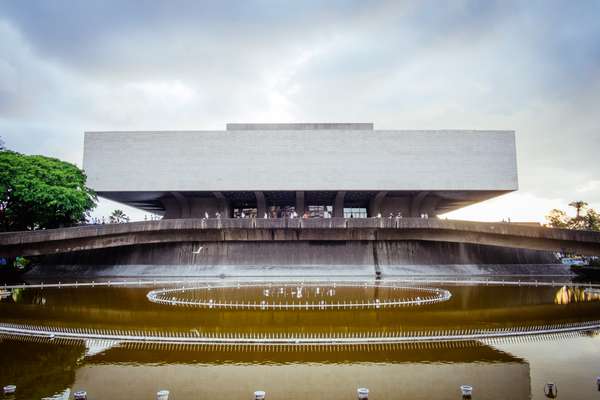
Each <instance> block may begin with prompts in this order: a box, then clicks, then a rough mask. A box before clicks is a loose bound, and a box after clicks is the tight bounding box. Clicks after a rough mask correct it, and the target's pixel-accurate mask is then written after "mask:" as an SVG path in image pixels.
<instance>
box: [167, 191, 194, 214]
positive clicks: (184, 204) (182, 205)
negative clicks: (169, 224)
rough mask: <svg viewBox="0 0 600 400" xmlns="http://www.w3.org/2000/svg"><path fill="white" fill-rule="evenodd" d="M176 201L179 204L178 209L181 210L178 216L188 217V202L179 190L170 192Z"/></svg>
mask: <svg viewBox="0 0 600 400" xmlns="http://www.w3.org/2000/svg"><path fill="white" fill-rule="evenodd" d="M171 194H172V195H173V197H175V200H177V203H178V204H179V209H180V210H181V215H180V216H179V218H190V215H191V213H190V204H189V202H188V200H187V198H186V197H185V196H184V195H182V194H181V193H180V192H171Z"/></svg>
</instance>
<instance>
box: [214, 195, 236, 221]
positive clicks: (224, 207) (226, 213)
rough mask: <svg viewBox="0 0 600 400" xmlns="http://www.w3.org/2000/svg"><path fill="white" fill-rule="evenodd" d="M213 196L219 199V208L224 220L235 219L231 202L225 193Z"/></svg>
mask: <svg viewBox="0 0 600 400" xmlns="http://www.w3.org/2000/svg"><path fill="white" fill-rule="evenodd" d="M213 195H214V196H215V197H216V198H217V204H218V206H217V208H218V210H219V212H220V213H221V216H222V217H223V218H231V217H233V215H232V210H231V207H230V204H229V201H228V200H227V198H226V197H225V195H223V193H221V192H213Z"/></svg>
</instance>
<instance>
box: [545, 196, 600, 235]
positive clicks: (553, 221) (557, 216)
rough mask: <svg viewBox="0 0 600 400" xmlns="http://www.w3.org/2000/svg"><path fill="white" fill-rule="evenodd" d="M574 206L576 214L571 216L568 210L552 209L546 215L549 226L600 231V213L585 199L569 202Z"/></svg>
mask: <svg viewBox="0 0 600 400" xmlns="http://www.w3.org/2000/svg"><path fill="white" fill-rule="evenodd" d="M569 206H571V207H574V208H575V210H576V215H575V216H574V217H569V216H568V215H567V213H566V212H564V211H563V210H559V209H556V208H555V209H553V210H550V212H549V213H548V215H546V220H547V221H548V226H551V227H553V228H563V229H580V230H589V231H600V213H598V212H597V211H596V210H594V209H593V208H589V207H588V203H586V202H585V201H574V202H571V203H569Z"/></svg>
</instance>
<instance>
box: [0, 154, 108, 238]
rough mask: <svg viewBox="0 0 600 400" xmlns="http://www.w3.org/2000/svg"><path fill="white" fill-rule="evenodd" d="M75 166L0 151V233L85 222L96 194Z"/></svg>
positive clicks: (92, 206) (47, 158)
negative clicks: (0, 231)
mask: <svg viewBox="0 0 600 400" xmlns="http://www.w3.org/2000/svg"><path fill="white" fill-rule="evenodd" d="M85 181H86V176H85V174H84V173H83V171H82V170H80V169H79V168H77V167H76V166H75V165H73V164H70V163H67V162H64V161H61V160H58V159H56V158H49V157H44V156H28V155H24V154H19V153H16V152H13V151H9V150H4V151H1V152H0V230H3V231H16V230H31V229H40V228H57V227H62V226H69V225H73V224H75V223H78V222H81V221H84V220H85V217H86V215H88V213H89V211H90V210H91V209H92V208H94V207H95V206H96V194H95V193H94V192H93V191H92V190H91V189H89V188H87V187H86V186H85Z"/></svg>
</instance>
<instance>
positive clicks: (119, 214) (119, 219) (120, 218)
mask: <svg viewBox="0 0 600 400" xmlns="http://www.w3.org/2000/svg"><path fill="white" fill-rule="evenodd" d="M109 221H110V223H111V224H122V223H125V222H129V217H128V216H127V214H125V213H124V212H123V210H114V211H113V212H112V213H111V214H110V217H109Z"/></svg>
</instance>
